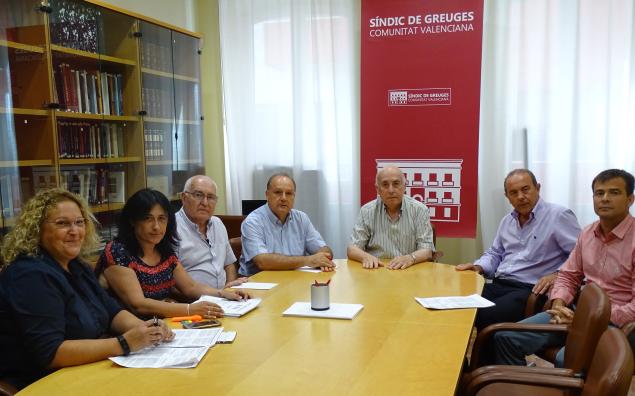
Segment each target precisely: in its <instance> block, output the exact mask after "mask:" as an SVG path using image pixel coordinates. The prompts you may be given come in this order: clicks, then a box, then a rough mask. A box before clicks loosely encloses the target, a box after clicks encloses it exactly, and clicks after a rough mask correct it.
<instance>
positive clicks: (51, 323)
mask: <svg viewBox="0 0 635 396" xmlns="http://www.w3.org/2000/svg"><path fill="white" fill-rule="evenodd" d="M97 244H98V240H97V235H96V232H95V225H94V223H93V216H92V214H91V213H90V211H89V209H88V206H87V205H86V202H85V201H84V200H83V199H82V198H80V197H79V196H77V195H75V194H73V193H70V192H68V191H66V190H63V189H59V188H56V189H51V190H44V191H41V192H39V193H37V194H36V195H35V197H33V198H32V199H31V200H30V201H29V202H27V204H26V205H25V206H24V208H23V211H22V213H21V214H20V217H19V218H18V219H17V222H16V225H15V227H14V228H13V229H12V230H11V231H10V232H9V233H8V234H7V235H6V236H5V237H4V241H3V244H2V248H1V249H0V254H1V256H2V261H3V263H4V266H3V267H2V272H0V351H2V352H1V353H0V380H2V381H4V382H8V383H10V384H12V385H13V386H14V387H16V388H18V389H19V388H22V387H24V386H26V385H28V384H29V383H31V382H33V381H35V380H36V379H38V378H40V377H43V376H44V375H46V374H48V373H50V372H51V371H53V370H55V369H58V368H61V367H67V366H75V365H79V364H84V363H91V362H95V361H98V360H103V359H106V358H108V357H111V356H118V355H127V354H128V353H130V352H131V351H137V350H140V349H142V348H145V347H147V346H150V345H152V344H157V343H159V342H162V341H170V340H171V339H172V338H173V337H174V333H172V331H171V330H170V329H168V328H167V327H166V326H165V324H164V323H163V322H162V321H161V323H160V325H159V326H154V325H153V324H155V323H154V322H153V321H147V322H143V321H141V320H139V319H138V318H137V317H135V316H134V315H132V314H131V313H130V312H128V311H125V310H123V309H122V308H121V306H120V305H119V304H118V303H117V302H116V301H115V300H114V299H113V298H112V297H110V296H109V295H108V293H106V292H105V291H104V290H103V289H102V288H101V286H100V285H99V283H98V281H97V279H96V278H95V275H94V274H93V271H92V268H90V267H89V266H88V265H86V264H85V262H84V260H83V259H84V257H85V256H86V254H90V253H93V252H94V251H95V249H96V248H97ZM110 334H117V335H118V336H116V337H112V336H111V335H110Z"/></svg>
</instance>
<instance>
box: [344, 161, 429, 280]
mask: <svg viewBox="0 0 635 396" xmlns="http://www.w3.org/2000/svg"><path fill="white" fill-rule="evenodd" d="M375 188H376V189H377V195H379V196H378V197H377V199H375V200H373V201H370V202H368V203H366V204H365V205H364V206H362V208H361V209H360V211H359V217H358V218H357V223H356V224H355V226H354V227H353V233H352V234H351V243H350V245H348V249H347V254H348V258H349V259H351V260H355V261H359V262H361V263H362V265H363V266H364V268H379V267H381V266H382V264H381V259H390V262H389V263H388V266H387V268H388V269H406V268H408V267H410V266H411V265H414V264H417V263H420V262H424V261H431V260H432V253H433V251H434V244H433V243H432V225H431V224H430V213H429V211H428V208H427V207H426V206H425V205H424V204H422V203H421V202H419V201H417V200H416V199H413V198H411V197H409V196H407V195H404V194H405V193H406V177H405V176H404V174H403V173H402V172H401V169H399V168H397V167H396V166H387V167H385V168H383V169H381V170H380V171H379V172H377V176H376V178H375Z"/></svg>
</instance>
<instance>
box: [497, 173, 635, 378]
mask: <svg viewBox="0 0 635 396" xmlns="http://www.w3.org/2000/svg"><path fill="white" fill-rule="evenodd" d="M634 184H635V180H634V178H633V175H631V174H630V173H628V172H626V171H623V170H619V169H609V170H605V171H603V172H601V173H600V174H598V175H597V176H596V177H595V179H593V183H592V184H591V186H592V189H593V209H594V210H595V213H596V214H597V215H598V217H599V220H598V221H596V222H594V223H593V224H591V225H589V226H587V227H586V228H585V229H584V230H583V231H582V233H581V234H580V237H579V238H578V242H577V243H576V246H575V248H574V249H573V251H572V252H571V255H570V256H569V258H568V259H567V261H566V262H565V263H564V264H563V266H562V268H560V272H559V273H558V276H557V278H556V281H555V284H554V286H553V289H552V291H551V294H550V298H551V309H549V310H547V311H546V312H541V313H539V314H537V315H534V316H532V317H531V318H528V319H525V320H523V321H522V322H521V323H571V321H572V320H573V316H574V314H575V312H574V311H573V309H572V308H571V307H570V304H571V303H572V302H573V300H574V298H575V296H576V294H577V293H578V291H579V288H580V286H581V284H582V281H583V280H585V279H586V282H587V283H596V284H597V285H598V286H600V287H601V288H602V289H603V290H604V291H605V292H606V293H607V294H608V296H609V299H610V301H611V325H613V326H617V327H621V326H623V325H625V324H626V323H629V322H632V321H635V283H634V282H633V279H634V278H635V219H634V218H633V216H631V215H630V213H629V210H630V207H631V205H633V200H634V196H633V186H634ZM629 341H630V343H631V347H633V346H634V345H635V337H633V336H631V337H629ZM494 344H495V350H496V353H495V354H496V356H495V358H496V363H497V364H511V365H525V364H526V363H525V356H527V355H531V354H534V353H536V352H538V351H540V350H543V349H545V348H548V347H552V346H557V345H564V337H563V336H561V335H555V334H548V333H525V332H509V331H503V332H500V333H497V334H496V335H495V336H494ZM563 360H564V348H562V349H561V350H560V352H559V353H558V357H557V359H556V366H557V367H562V362H563Z"/></svg>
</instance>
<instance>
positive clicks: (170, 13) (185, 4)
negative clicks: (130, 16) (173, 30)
mask: <svg viewBox="0 0 635 396" xmlns="http://www.w3.org/2000/svg"><path fill="white" fill-rule="evenodd" d="M103 2H104V3H109V4H112V5H115V6H117V7H121V8H124V9H126V10H130V11H134V12H136V13H139V14H141V15H146V16H149V17H151V18H154V19H158V20H159V21H162V22H167V23H169V24H171V25H175V26H178V27H181V28H183V29H187V30H191V31H196V25H195V23H196V22H195V21H194V19H195V17H194V15H195V14H196V13H195V10H194V5H193V3H194V0H134V1H130V0H104V1H103Z"/></svg>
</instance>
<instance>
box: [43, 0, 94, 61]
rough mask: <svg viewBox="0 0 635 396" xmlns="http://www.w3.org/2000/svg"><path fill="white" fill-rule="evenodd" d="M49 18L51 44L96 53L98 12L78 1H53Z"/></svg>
mask: <svg viewBox="0 0 635 396" xmlns="http://www.w3.org/2000/svg"><path fill="white" fill-rule="evenodd" d="M51 5H52V6H53V12H52V13H51V16H50V33H51V42H53V43H54V44H58V45H61V46H64V47H68V48H74V49H77V50H81V51H87V52H93V53H97V49H98V47H100V46H99V45H98V42H97V40H98V37H103V36H101V35H99V34H98V31H97V30H98V23H97V19H98V18H99V16H100V11H99V10H98V9H96V8H94V7H91V6H90V5H87V4H85V3H83V2H80V1H73V0H70V1H67V0H55V1H54V2H53V3H52V4H51Z"/></svg>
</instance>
